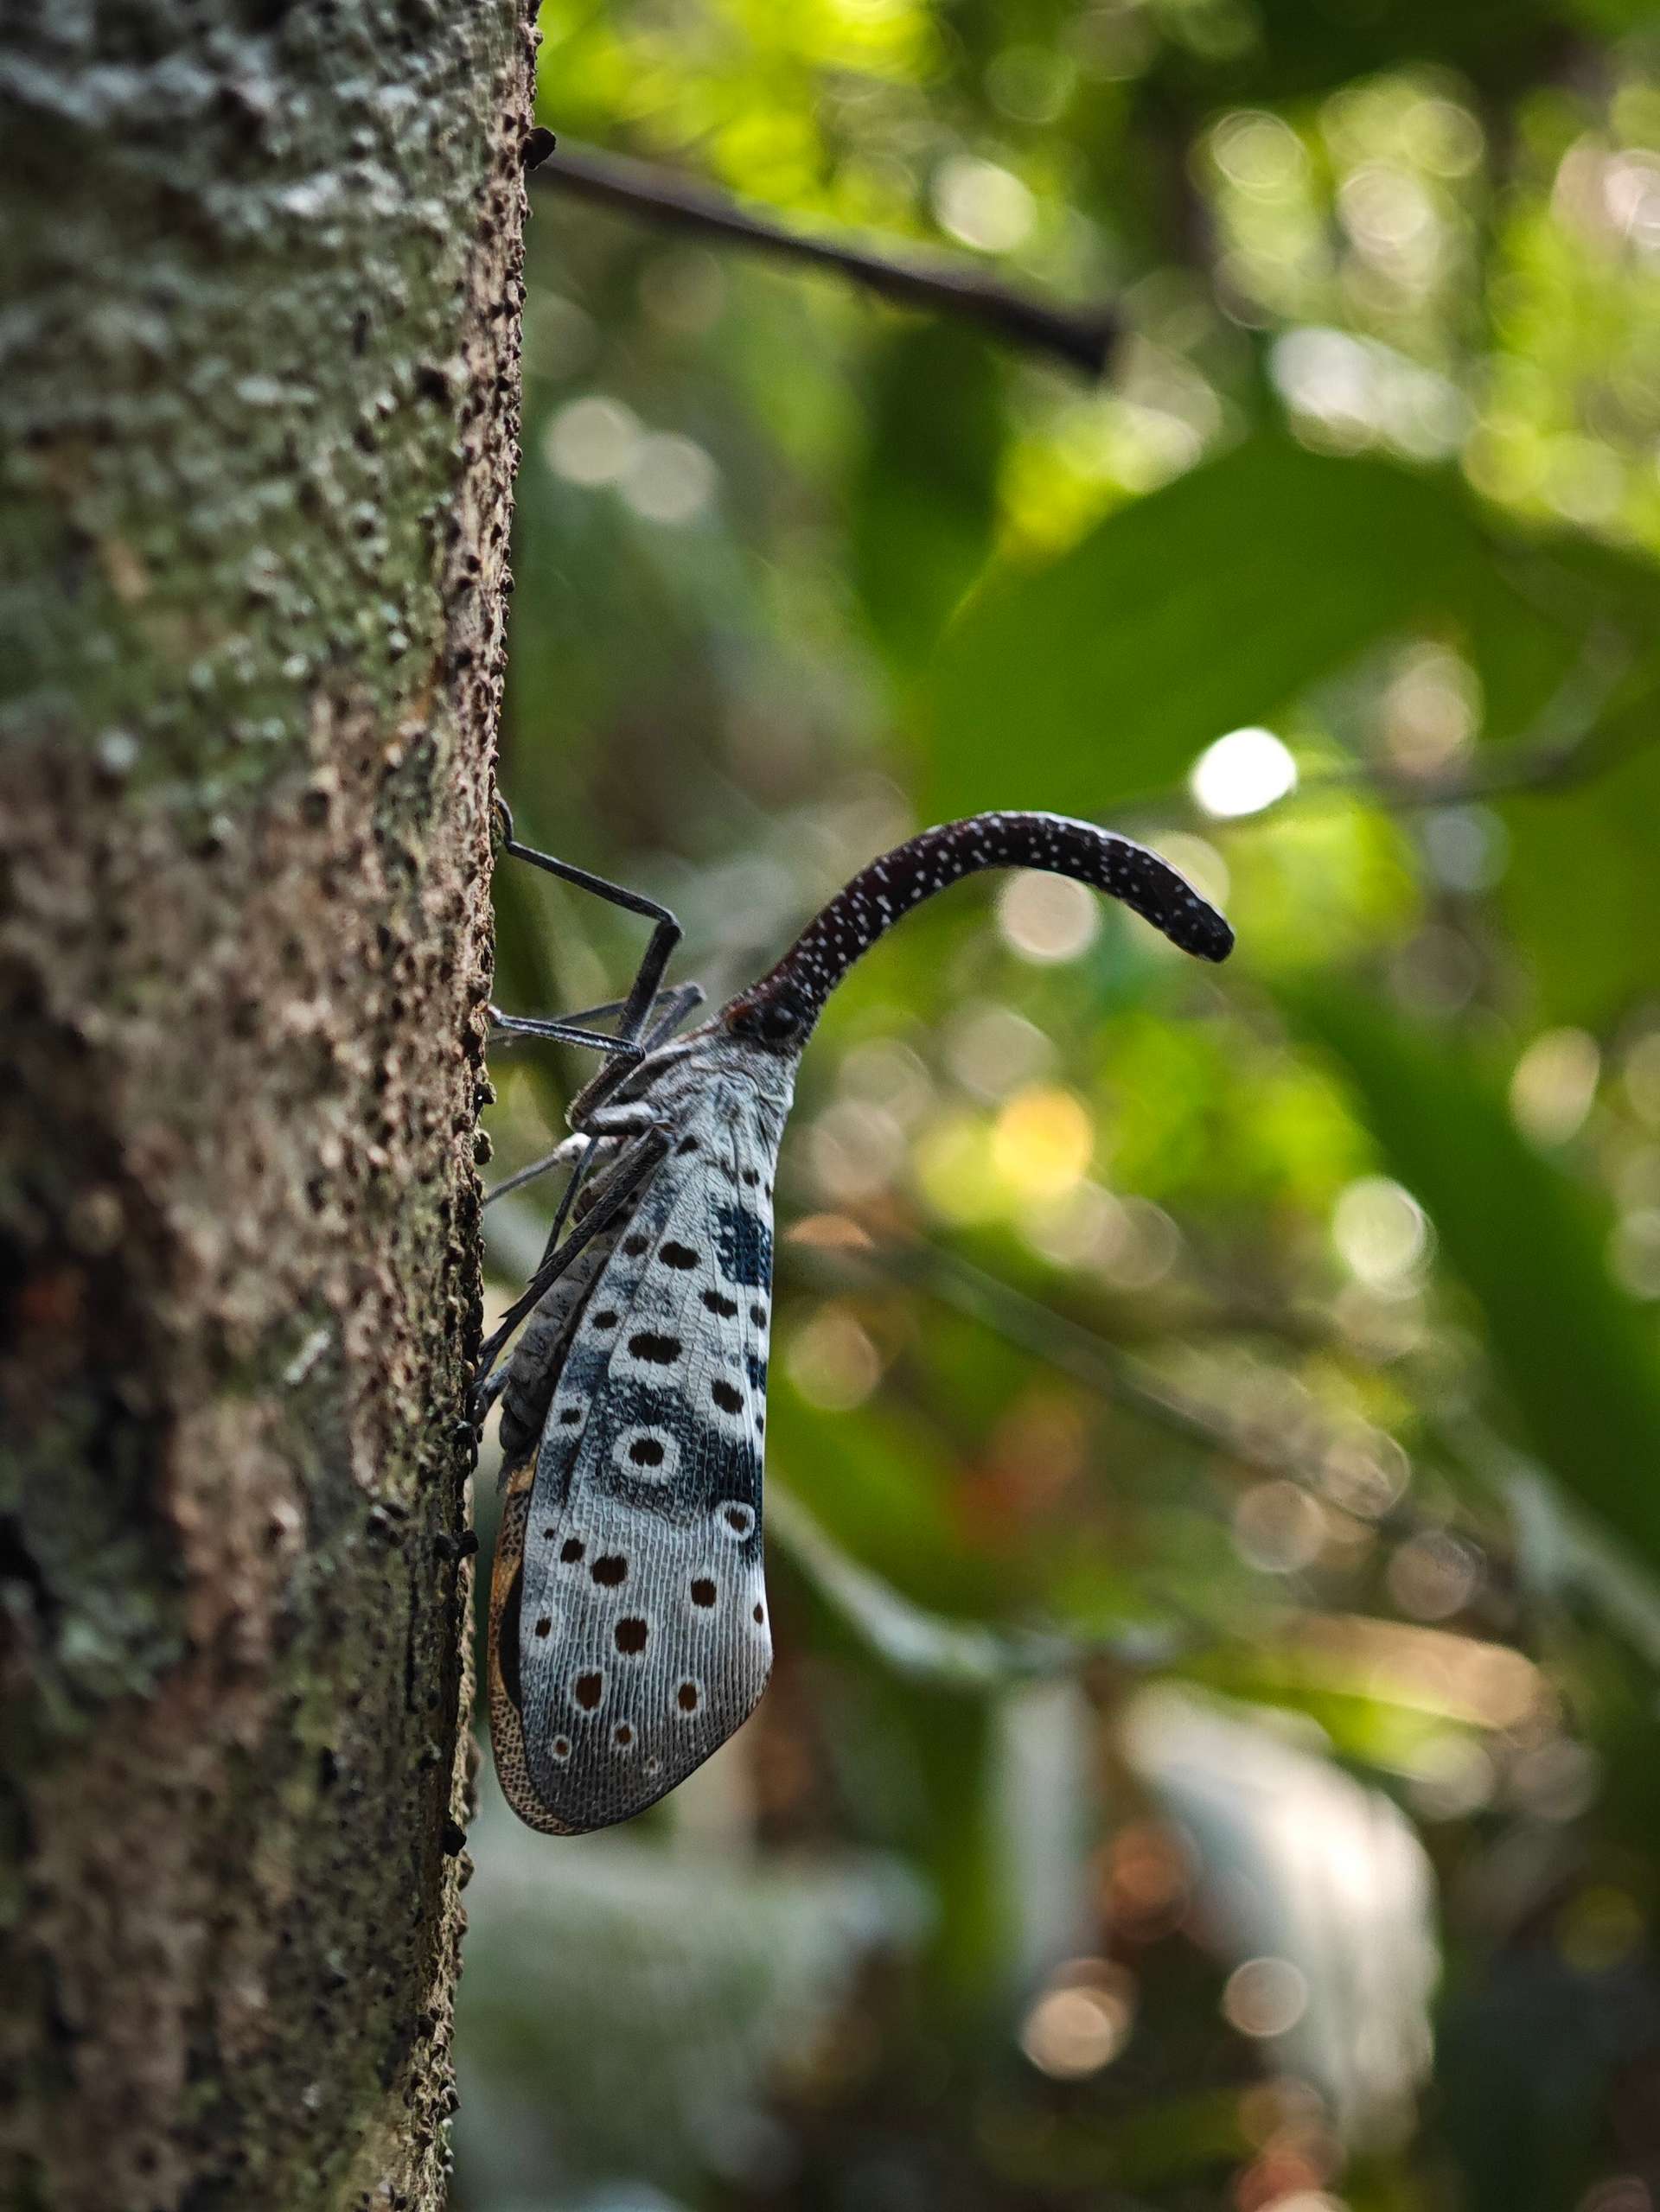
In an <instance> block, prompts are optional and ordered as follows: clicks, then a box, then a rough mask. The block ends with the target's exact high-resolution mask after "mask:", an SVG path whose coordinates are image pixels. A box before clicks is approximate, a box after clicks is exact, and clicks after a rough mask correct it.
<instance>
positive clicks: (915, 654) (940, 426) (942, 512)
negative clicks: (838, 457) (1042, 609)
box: [849, 322, 1003, 665]
mask: <svg viewBox="0 0 1660 2212" xmlns="http://www.w3.org/2000/svg"><path fill="white" fill-rule="evenodd" d="M1002 445H1003V409H1002V401H1001V396H1000V380H999V374H998V367H997V363H996V361H995V360H993V356H992V354H991V351H990V349H989V347H986V346H983V345H981V344H980V343H979V342H978V341H976V340H974V339H973V338H971V337H969V336H967V335H965V334H964V333H963V332H961V330H957V329H953V328H948V327H947V326H946V325H945V324H944V323H940V322H931V323H919V324H909V325H907V326H906V327H905V328H903V329H900V330H899V331H897V332H896V333H895V334H894V335H892V336H891V337H890V338H889V339H888V340H887V341H886V342H885V343H884V345H883V346H882V347H880V349H879V350H878V354H877V359H876V364H875V371H874V374H873V377H872V390H871V394H870V430H869V437H868V441H867V443H866V444H865V450H864V453H863V455H862V456H861V458H860V462H859V469H858V473H857V475H856V477H855V479H854V482H853V487H852V530H851V544H850V546H849V553H850V556H851V568H852V580H853V583H854V585H855V587H856V588H857V590H858V592H859V597H860V598H861V600H862V601H863V602H864V604H865V612H866V614H867V615H869V617H870V621H871V624H872V628H874V630H875V631H876V634H877V636H878V639H879V640H880V641H881V643H882V645H883V647H884V649H885V650H886V652H887V653H889V654H890V655H891V658H892V659H893V660H896V661H897V662H898V663H900V664H902V665H908V664H911V663H914V662H915V661H916V660H920V659H921V658H922V657H923V655H924V654H925V653H928V652H929V649H930V648H931V647H933V645H934V643H935V640H936V639H937V638H938V636H939V634H940V630H941V628H942V625H943V624H944V622H945V620H946V618H947V616H948V615H949V614H950V613H951V611H952V609H953V608H955V605H956V604H957V602H958V601H959V600H960V599H961V597H962V595H963V593H964V592H965V591H966V590H967V589H968V586H969V585H970V584H971V583H973V582H974V577H975V576H976V575H977V574H978V572H979V571H980V566H981V564H982V563H983V562H984V560H985V558H986V545H987V543H988V540H989V539H990V536H991V531H992V525H993V520H994V518H995V514H996V507H997V469H998V462H999V456H1000V455H1001V451H1002Z"/></svg>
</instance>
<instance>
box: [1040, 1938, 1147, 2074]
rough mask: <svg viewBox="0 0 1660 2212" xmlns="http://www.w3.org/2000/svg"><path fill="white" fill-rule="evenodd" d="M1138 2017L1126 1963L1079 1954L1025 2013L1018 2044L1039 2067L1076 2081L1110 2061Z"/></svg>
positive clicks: (1041, 2071)
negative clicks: (1085, 1956)
mask: <svg viewBox="0 0 1660 2212" xmlns="http://www.w3.org/2000/svg"><path fill="white" fill-rule="evenodd" d="M1134 2022H1135V2005H1134V1985H1133V1982H1132V1980H1131V1978H1130V1976H1129V1975H1128V1974H1127V1973H1126V1972H1125V1971H1124V1969H1123V1968H1122V1967H1117V1966H1114V1964H1113V1963H1112V1962H1111V1960H1107V1959H1080V1960H1074V1961H1073V1962H1072V1963H1071V1964H1069V1966H1066V1967H1062V1968H1061V1969H1060V1970H1059V1971H1058V1972H1057V1974H1056V1976H1055V1979H1054V1982H1053V1983H1052V1984H1051V1986H1050V1987H1049V1988H1048V1989H1046V1990H1045V1991H1044V1993H1043V1994H1042V1996H1040V1997H1039V1998H1038V2000H1037V2002H1036V2003H1035V2004H1034V2005H1032V2007H1031V2011H1029V2012H1028V2013H1027V2015H1026V2017H1025V2021H1024V2023H1023V2024H1022V2026H1021V2030H1020V2048H1021V2049H1022V2050H1024V2051H1025V2055H1026V2056H1027V2057H1028V2058H1029V2059H1030V2060H1031V2062H1032V2064H1033V2065H1034V2066H1035V2067H1037V2068H1038V2071H1039V2072H1040V2073H1044V2074H1047V2075H1050V2076H1051V2077H1052V2078H1053V2079H1054V2080H1056V2081H1082V2079H1083V2078H1084V2077H1085V2075H1090V2074H1098V2073H1099V2072H1100V2071H1101V2068H1102V2067H1104V2066H1110V2065H1111V2063H1112V2062H1113V2061H1114V2059H1115V2058H1116V2057H1117V2056H1118V2055H1119V2053H1120V2052H1121V2050H1122V2049H1123V2048H1124V2046H1125V2044H1126V2043H1127V2042H1128V2041H1129V2039H1130V2031H1131V2030H1132V2028H1133V2025H1134Z"/></svg>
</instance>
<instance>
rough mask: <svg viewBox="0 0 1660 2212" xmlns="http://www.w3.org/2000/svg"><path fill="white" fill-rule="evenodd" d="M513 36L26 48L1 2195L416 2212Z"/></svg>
mask: <svg viewBox="0 0 1660 2212" xmlns="http://www.w3.org/2000/svg"><path fill="white" fill-rule="evenodd" d="M529 16H530V11H529V10H528V8H527V6H526V5H525V4H523V0H335V4H333V5H319V6H317V7H315V8H293V7H287V6H284V5H283V4H281V0H240V3H238V0H217V4H212V5H208V4H201V0H195V4H189V3H188V0H125V4H122V0H105V4H103V5H101V6H100V7H99V8H97V9H93V8H90V7H79V6H71V7H67V8H65V7H61V6H53V7H48V6H46V5H45V4H44V0H41V4H40V5H37V6H36V7H35V9H34V10H32V11H31V10H28V9H24V10H18V11H13V12H12V13H11V14H10V15H9V16H7V18H6V20H5V22H3V24H0V140H3V143H5V144H6V146H7V149H8V154H7V164H8V174H9V186H8V199H9V207H8V212H7V220H6V222H5V223H4V224H3V225H0V290H3V296H5V298H6V300H7V302H8V309H7V315H6V317H5V319H4V324H3V329H0V1025H3V1031H4V1035H5V1036H6V1039H7V1052H6V1061H7V1081H6V1082H5V1084H4V1086H3V1087H0V1300H3V1312H0V1708H3V1718H0V1851H3V1858H4V1865H3V1881H0V2062H3V2064H4V2067H5V2069H6V2074H7V2076H8V2079H7V2081H6V2082H5V2083H4V2085H3V2088H0V2201H3V2202H7V2203H13V2202H16V2203H19V2204H23V2205H30V2206H37V2207H41V2208H50V2212H59V2208H64V2209H65V2212H93V2209H94V2208H96V2212H112V2208H119V2212H125V2208H127V2207H129V2206H131V2207H134V2208H138V2212H149V2208H151V2207H155V2208H157V2209H158V2212H159V2209H160V2208H171V2207H175V2206H183V2205H186V2204H188V2205H189V2206H190V2207H191V2208H192V2212H208V2208H209V2207H213V2206H218V2205H226V2206H229V2205H232V2204H234V2205H236V2206H238V2207H239V2208H241V2207H266V2206H269V2207H271V2208H281V2209H282V2212H304V2208H310V2207H312V2206H330V2207H333V2206H337V2205H348V2204H352V2205H357V2204H361V2205H363V2206H369V2205H386V2206H393V2205H404V2206H408V2207H411V2208H416V2207H426V2206H436V2205H437V2204H438V2203H440V2202H442V2199H443V2194H444V2161H445V2153H444V2120H445V2118H446V2116H447V2113H448V2110H449V2108H450V2106H451V2104H452V2103H453V2096H454V2093H453V2088H452V2087H451V2081H450V2066H449V2056H448V2043H449V2033H450V1992H451V1989H452V1986H453V1980H454V1975H455V1971H456V1947H457V1943H458V1938H459V1930H460V1927H461V1922H462V1915H461V1908H460V1902H459V1895H458V1891H459V1884H460V1877H461V1874H462V1871H463V1867H464V1863H465V1862H464V1856H463V1854H462V1852H461V1848H460V1847H461V1843H462V1823H463V1820H464V1816H465V1810H466V1801H467V1787H468V1784H467V1775H466V1772H465V1757H466V1749H465V1747H466V1744H467V1743H468V1741H469V1734H468V1729H467V1718H468V1706H469V1696H470V1686H469V1683H468V1681H467V1680H466V1679H465V1659H464V1653H465V1649H466V1642H467V1639H466V1636H465V1634H464V1622H465V1619H466V1615H467V1608H468V1598H469V1582H470V1568H469V1565H468V1563H467V1561H466V1559H465V1557H464V1555H463V1546H461V1544H460V1543H459V1542H458V1539H459V1538H460V1537H461V1535H462V1533H463V1529H464V1526H465V1518H466V1501H465V1488H466V1482H467V1478H468V1474H469V1467H470V1462H471V1455H470V1449H469V1444H468V1443H467V1441H466V1438H465V1436H464V1433H463V1429H462V1425H461V1417H462V1413H463V1403H464V1391H465V1384H466V1379H467V1373H468V1360H469V1351H470V1348H471V1347H472V1345H473V1343H474V1342H476V1326H477V1310H478V1275H477V1202H478V1189H477V1179H476V1170H475V1163H474V1146H475V1141H476V1139H475V1130H476V1112H477V1106H478V1104H479V1102H480V1100H481V1098H482V1095H483V1094H484V1071H483V1062H482V1033H483V1006H484V1002H485V999H486V997H487V993H488V911H487V892H488V849H489V839H488V790H489V780H490V772H491V755H492V748H493V743H494V735H495V720H496V712H497V706H498V702H499V698H500V689H501V658H502V650H503V620H502V617H503V611H504V608H505V602H506V595H507V592H508V590H509V589H510V582H511V580H510V577H508V570H507V532H508V506H509V498H510V490H511V483H512V476H513V471H514V464H515V462H516V460H517V449H516V444H515V438H516V431H517V406H518V329H519V313H520V303H521V299H522V282H521V277H520V238H521V225H522V218H523V207H524V194H523V182H522V169H521V150H522V146H523V143H524V139H525V136H526V133H527V130H528V128H529V124H530V105H529V103H530V89H531V61H532V48H533V35H532V32H531V29H530V20H529Z"/></svg>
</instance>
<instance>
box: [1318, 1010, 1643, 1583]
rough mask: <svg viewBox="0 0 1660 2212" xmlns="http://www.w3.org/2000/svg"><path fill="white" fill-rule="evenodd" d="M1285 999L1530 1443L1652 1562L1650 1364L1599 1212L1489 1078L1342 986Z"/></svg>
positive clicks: (1448, 1045) (1443, 1042) (1444, 1044)
mask: <svg viewBox="0 0 1660 2212" xmlns="http://www.w3.org/2000/svg"><path fill="white" fill-rule="evenodd" d="M1286 1004H1287V1005H1288V1006H1289V1009H1290V1010H1291V1012H1292V1015H1293V1018H1294V1019H1295V1020H1296V1021H1297V1022H1298V1023H1299V1024H1300V1026H1301V1027H1302V1028H1303V1029H1304V1030H1305V1031H1306V1033H1307V1034H1308V1035H1309V1036H1312V1037H1313V1038H1314V1039H1315V1040H1317V1041H1318V1042H1319V1043H1320V1044H1322V1045H1323V1046H1325V1048H1326V1049H1328V1050H1329V1051H1331V1052H1332V1053H1334V1054H1335V1055H1337V1056H1338V1059H1339V1060H1340V1061H1342V1062H1343V1063H1344V1066H1345V1068H1347V1069H1348V1071H1349V1074H1350V1076H1351V1077H1352V1079H1353V1081H1354V1084H1355V1087H1356V1089H1357V1093H1358V1095H1359V1098H1360V1101H1361V1105H1362V1108H1363V1112H1364V1114H1365V1118H1366V1119H1367V1121H1368V1122H1369V1124H1370V1125H1371V1128H1372V1131H1373V1133H1374V1135H1375V1136H1376V1138H1377V1140H1378V1143H1379V1144H1380V1145H1381V1146H1382V1150H1383V1152H1384V1154H1385V1156H1386V1157H1387V1158H1388V1159H1389V1163H1390V1164H1391V1166H1392V1167H1393V1169H1394V1171H1395V1174H1396V1175H1397V1176H1399V1177H1400V1179H1401V1182H1403V1183H1405V1184H1406V1185H1407V1186H1408V1189H1411V1190H1412V1191H1413V1192H1414V1193H1415V1195H1417V1196H1418V1198H1419V1199H1420V1200H1421V1202H1423V1204H1424V1205H1425V1206H1426V1207H1427V1208H1428V1210H1429V1213H1430V1215H1431V1218H1432V1219H1433V1221H1434V1223H1435V1227H1436V1229H1437V1231H1438V1233H1439V1234H1440V1238H1441V1240H1442V1243H1443V1245H1444V1246H1445V1249H1446V1257H1447V1259H1449V1260H1450V1261H1451V1263H1452V1266H1453V1267H1454V1268H1455V1269H1456V1270H1457V1272H1459V1274H1460V1275H1461V1276H1462V1277H1463V1278H1464V1280H1465V1283H1466V1284H1467V1285H1468V1286H1469V1288H1470V1289H1471V1291H1473V1292H1474V1294H1475V1296H1476V1297H1477V1298H1478V1300H1479V1302H1480V1304H1481V1305H1482V1307H1483V1308H1484V1311H1485V1315H1486V1319H1487V1328H1488V1342H1489V1344H1490V1347H1491V1355H1492V1359H1493V1362H1494V1364H1495V1366H1496V1367H1497V1369H1498V1370H1499V1372H1500V1374H1502V1376H1503V1378H1504V1382H1505V1383H1506V1385H1507V1386H1508V1388H1509V1391H1510V1397H1511V1399H1512V1401H1513V1403H1514V1405H1515V1407H1516V1412H1517V1414H1518V1415H1519V1417H1520V1419H1521V1421H1522V1423H1523V1427H1524V1429H1525V1431H1526V1432H1527V1437H1528V1440H1529V1444H1530V1445H1531V1448H1532V1449H1533V1450H1534V1451H1535V1453H1536V1454H1537V1455H1538V1457H1540V1458H1541V1459H1542V1460H1543V1461H1544V1462H1545V1463H1546V1464H1547V1465H1548V1467H1549V1468H1550V1469H1552V1470H1553V1472H1554V1473H1555V1476H1556V1477H1557V1479H1558V1481H1560V1482H1561V1484H1562V1485H1563V1487H1564V1488H1566V1489H1567V1490H1568V1491H1570V1492H1572V1493H1573V1494H1574V1495H1575V1496H1577V1497H1578V1498H1580V1500H1581V1501H1583V1502H1584V1503H1585V1504H1586V1505H1587V1506H1588V1507H1590V1508H1592V1510H1593V1512H1594V1513H1596V1514H1599V1516H1600V1517H1601V1519H1602V1520H1603V1521H1604V1523H1605V1524H1606V1526H1607V1527H1610V1528H1612V1529H1614V1530H1616V1531H1618V1533H1620V1534H1622V1535H1623V1536H1624V1537H1625V1539H1627V1540H1628V1541H1629V1542H1631V1544H1633V1545H1634V1546H1636V1547H1637V1548H1638V1551H1639V1552H1642V1554H1643V1555H1644V1558H1645V1559H1647V1560H1648V1561H1649V1563H1650V1565H1660V1481H1657V1477H1656V1466H1657V1450H1660V1361H1657V1358H1656V1355H1655V1352H1654V1348H1653V1345H1652V1343H1651V1342H1650V1338H1649V1335H1648V1332H1647V1330H1646V1329H1645V1328H1644V1323H1643V1320H1642V1317H1641V1316H1640V1314H1639V1312H1638V1308H1637V1307H1636V1306H1635V1305H1634V1304H1632V1303H1631V1300H1630V1299H1629V1298H1627V1297H1625V1296H1624V1295H1623V1294H1622V1292H1621V1291H1619V1290H1618V1288H1617V1287H1616V1285H1615V1284H1614V1282H1613V1280H1612V1278H1611V1276H1610V1275H1609V1273H1608V1270H1607V1267H1606V1264H1605V1260H1604V1249H1605V1244H1606V1216H1605V1209H1604V1208H1602V1207H1601V1206H1600V1205H1599V1203H1598V1202H1597V1201H1595V1200H1594V1199H1593V1197H1592V1195H1591V1194H1590V1193H1589V1192H1588V1191H1587V1190H1586V1189H1583V1188H1582V1187H1581V1186H1580V1185H1579V1184H1577V1183H1575V1182H1572V1181H1571V1180H1570V1179H1569V1178H1568V1176H1566V1175H1564V1174H1563V1173H1562V1171H1561V1170H1560V1169H1559V1168H1556V1167H1555V1166H1553V1165H1552V1164H1551V1163H1549V1162H1548V1161H1547V1160H1545V1159H1543V1158H1542V1157H1541V1156H1540V1155H1539V1154H1538V1153H1537V1152H1535V1151H1534V1150H1533V1149H1532V1147H1531V1146H1529V1144H1527V1143H1525V1142H1524V1141H1523V1138H1522V1137H1521V1136H1520V1134H1519V1133H1518V1132H1517V1131H1516V1126H1515V1124H1514V1123H1513V1122H1512V1120H1511V1119H1510V1113H1509V1112H1508V1110H1507V1106H1506V1101H1505V1096H1504V1089H1503V1087H1502V1085H1501V1084H1500V1083H1499V1082H1498V1081H1497V1079H1496V1078H1495V1076H1494V1075H1493V1074H1491V1072H1489V1071H1488V1070H1487V1069H1486V1068H1482V1067H1480V1066H1478V1064H1476V1063H1475V1062H1474V1061H1472V1060H1471V1059H1470V1058H1469V1057H1468V1056H1467V1055H1465V1054H1463V1053H1461V1052H1459V1050H1457V1049H1455V1048H1454V1046H1453V1045H1452V1041H1451V1040H1450V1039H1449V1038H1447V1037H1446V1036H1439V1035H1433V1034H1431V1033H1430V1032H1428V1031H1426V1030H1414V1029H1410V1028H1408V1026H1407V1025H1406V1024H1405V1023H1403V1022H1401V1021H1400V1020H1398V1019H1397V1018H1395V1017H1392V1016H1390V1015H1389V1014H1388V1013H1386V1012H1384V1011H1383V1010H1382V1009H1381V1008H1380V1007H1379V1006H1378V1004H1377V1003H1376V1000H1375V999H1372V998H1365V997H1363V996H1362V995H1360V994H1359V993H1358V992H1343V991H1338V990H1335V989H1331V988H1327V987H1320V986H1315V987H1310V988H1305V989H1303V990H1300V991H1295V992H1293V993H1288V994H1287V995H1286Z"/></svg>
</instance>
